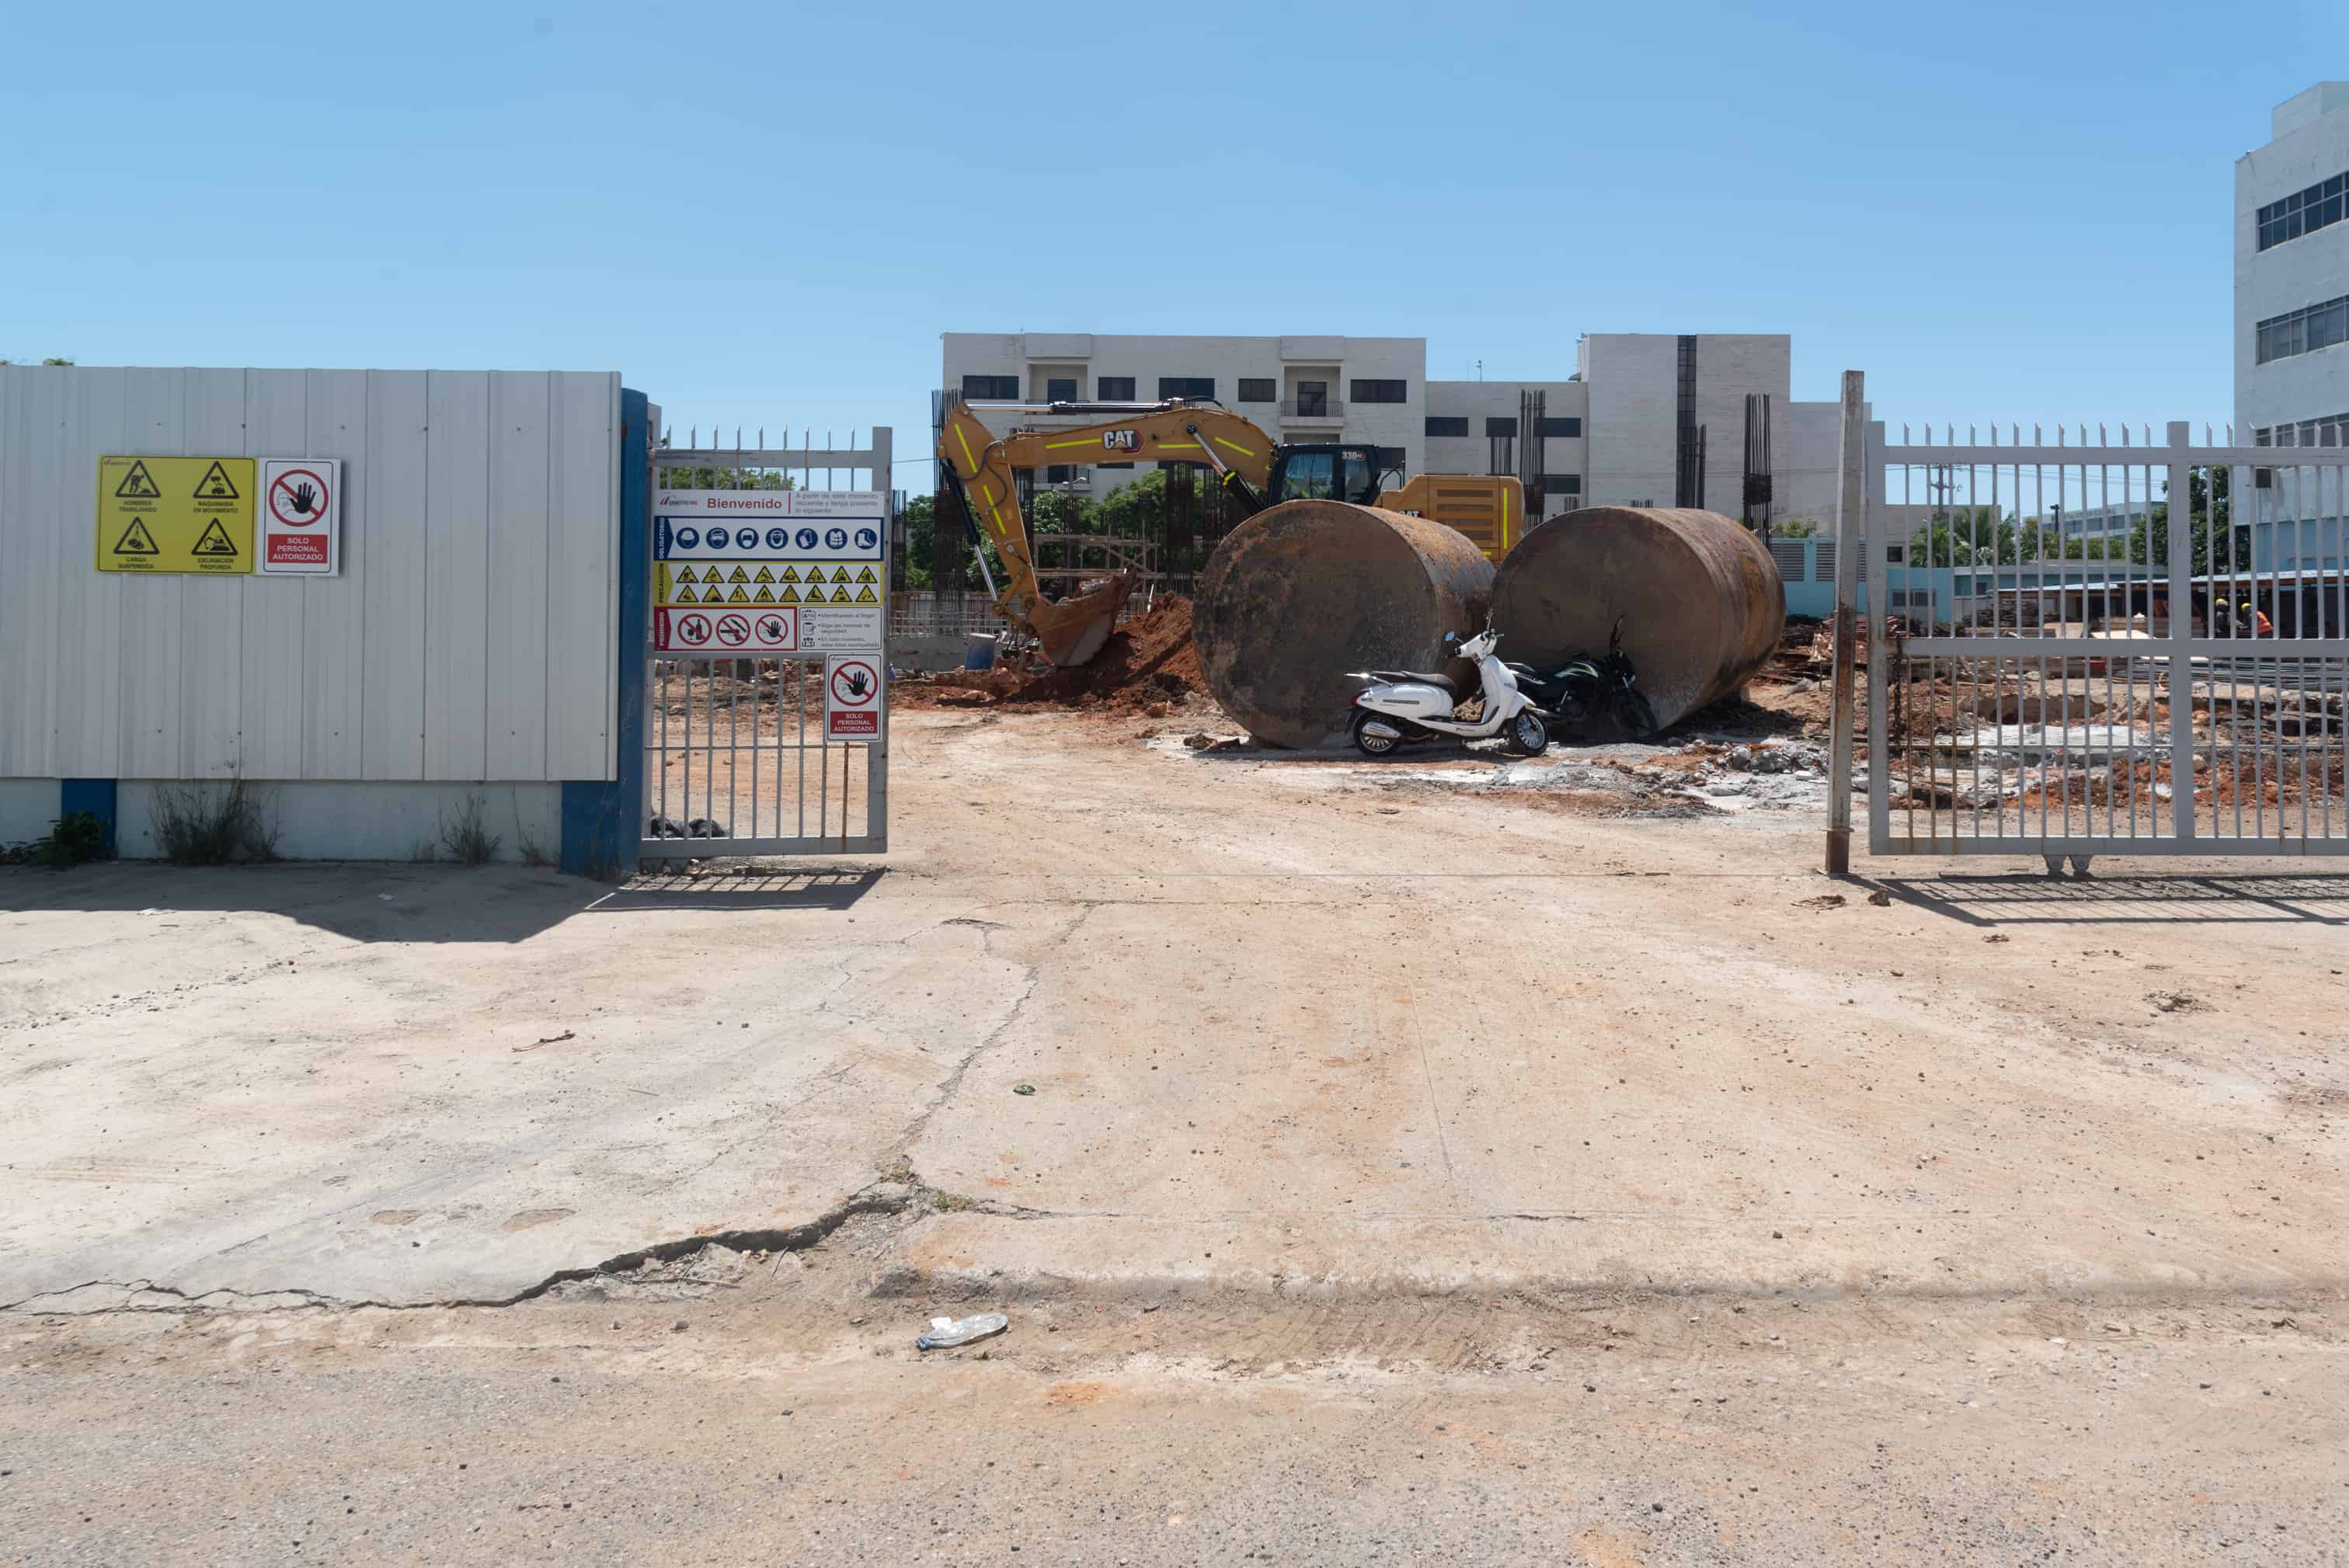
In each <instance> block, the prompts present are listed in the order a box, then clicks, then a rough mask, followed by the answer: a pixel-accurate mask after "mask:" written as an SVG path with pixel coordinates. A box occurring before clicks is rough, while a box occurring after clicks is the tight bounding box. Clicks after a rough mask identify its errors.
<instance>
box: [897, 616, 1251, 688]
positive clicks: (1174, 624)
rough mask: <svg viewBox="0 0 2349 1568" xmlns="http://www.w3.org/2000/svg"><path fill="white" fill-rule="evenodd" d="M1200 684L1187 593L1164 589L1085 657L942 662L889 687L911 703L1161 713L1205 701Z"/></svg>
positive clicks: (900, 679) (903, 678) (902, 678)
mask: <svg viewBox="0 0 2349 1568" xmlns="http://www.w3.org/2000/svg"><path fill="white" fill-rule="evenodd" d="M1202 687H1203V683H1202V681H1201V679H1200V676H1199V656H1198V653H1197V651H1196V650H1195V648H1194V647H1193V646H1192V644H1191V601H1189V600H1188V599H1185V598H1183V597H1181V596H1180V595H1167V596H1164V597H1162V598H1160V599H1159V600H1158V602H1157V603H1155V604H1154V605H1153V606H1152V607H1151V608H1150V610H1149V611H1148V612H1147V613H1145V614H1139V615H1135V616H1133V617H1131V618H1129V619H1128V620H1127V621H1126V622H1125V623H1124V624H1123V625H1121V626H1119V627H1118V629H1117V630H1116V631H1114V632H1112V633H1111V634H1110V636H1109V640H1108V641H1107V642H1105V643H1104V644H1102V648H1101V652H1100V653H1098V654H1096V655H1094V656H1093V657H1092V660H1091V661H1090V662H1088V663H1086V664H1083V665H1077V666H1075V667H1072V668H1068V669H1056V668H1051V667H1050V666H1047V667H1045V668H1043V669H1042V670H1040V671H1039V670H1034V669H1027V668H1020V667H1018V666H1015V665H997V666H996V667H995V668H993V669H988V670H941V671H939V672H938V673H937V674H936V675H932V676H901V677H899V678H898V679H897V680H896V681H895V682H893V683H892V684H891V686H890V694H889V695H890V699H891V700H892V701H894V702H897V703H900V704H903V705H905V706H907V707H925V706H930V705H935V706H937V707H1065V708H1075V709H1079V710H1087V709H1100V710H1104V711H1108V712H1112V713H1119V714H1133V715H1142V714H1148V715H1150V717H1164V716H1165V714H1167V713H1171V712H1173V711H1174V709H1175V708H1176V707H1180V706H1185V705H1193V704H1196V705H1204V700H1205V699H1204V697H1203V696H1201V695H1200V694H1201V692H1202ZM1154 709H1158V710H1163V711H1161V712H1154V711H1153V710H1154Z"/></svg>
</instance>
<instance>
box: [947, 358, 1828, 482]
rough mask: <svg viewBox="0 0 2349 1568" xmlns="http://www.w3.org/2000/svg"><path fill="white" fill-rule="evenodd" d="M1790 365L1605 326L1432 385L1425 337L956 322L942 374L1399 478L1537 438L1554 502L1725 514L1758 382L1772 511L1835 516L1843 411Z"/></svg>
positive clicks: (1060, 475)
mask: <svg viewBox="0 0 2349 1568" xmlns="http://www.w3.org/2000/svg"><path fill="white" fill-rule="evenodd" d="M1792 359H1793V346H1792V340H1791V339H1789V338H1788V337H1786V336H1785V335H1783V334H1782V335H1715V334H1702V335H1682V336H1675V335H1671V334H1647V333H1628V334H1625V333H1606V334H1594V335H1588V336H1586V337H1584V338H1583V339H1582V340H1581V341H1580V343H1579V344H1578V346H1576V351H1575V368H1574V371H1573V372H1572V374H1570V375H1568V376H1566V377H1560V378H1558V379H1555V380H1542V381H1430V380H1428V379H1427V340H1426V339H1425V338H1422V337H1335V336H1317V335H1296V336H1280V337H1176V336H1112V335H1097V334H1092V333H1009V334H1006V333H964V332H950V333H947V334H946V335H944V361H945V363H944V371H945V379H944V381H943V383H942V385H943V386H944V387H946V388H947V390H948V391H951V392H957V393H959V394H961V395H962V396H963V397H966V398H968V399H969V400H970V401H972V402H973V403H984V402H988V401H990V400H994V401H1014V400H1023V399H1024V400H1026V401H1029V402H1059V401H1064V400H1066V401H1096V402H1098V401H1123V400H1125V399H1129V398H1134V399H1141V400H1144V401H1147V400H1151V399H1154V398H1160V397H1210V398H1213V399H1215V400H1216V402H1218V403H1220V404H1222V405H1223V406H1224V407H1227V408H1231V409H1234V410H1236V411H1237V412H1238V413H1241V414H1243V415H1246V416H1247V418H1251V419H1254V420H1255V421H1256V422H1257V424H1259V425H1262V426H1264V427H1265V428H1267V429H1268V430H1271V431H1272V432H1273V433H1274V434H1275V435H1276V437H1277V438H1278V439H1280V440H1282V441H1297V442H1305V441H1360V442H1362V443H1364V444H1366V445H1372V446H1377V447H1381V448H1383V449H1386V454H1387V458H1388V460H1389V462H1390V463H1392V465H1393V466H1395V467H1397V468H1400V469H1402V471H1403V472H1404V473H1405V474H1406V475H1408V474H1417V473H1478V474H1483V473H1507V474H1518V473H1525V472H1528V471H1532V470H1533V468H1534V465H1533V464H1532V463H1531V462H1530V461H1529V459H1531V458H1532V457H1533V454H1531V453H1528V452H1526V451H1525V450H1524V449H1523V443H1524V442H1526V441H1528V440H1538V441H1539V442H1541V452H1540V454H1539V466H1538V471H1539V472H1540V473H1541V474H1542V475H1543V476H1545V480H1546V483H1545V486H1544V489H1545V490H1546V492H1547V497H1548V500H1547V510H1548V511H1550V512H1552V513H1556V512H1558V511H1568V510H1570V509H1572V508H1575V507H1578V506H1601V505H1630V504H1638V505H1655V506H1674V505H1684V506H1697V505H1703V506H1707V507H1710V508H1712V509H1713V510H1714V511H1723V512H1727V513H1729V514H1730V515H1732V516H1738V515H1740V514H1741V512H1742V511H1743V508H1744V480H1745V463H1746V407H1747V404H1746V397H1747V394H1749V393H1759V394H1764V395H1766V396H1767V398H1768V403H1767V407H1768V409H1769V418H1768V421H1767V428H1768V433H1769V441H1768V450H1769V453H1770V461H1769V464H1768V466H1767V468H1766V469H1764V470H1763V471H1765V472H1767V473H1768V474H1769V476H1770V479H1771V485H1770V491H1771V498H1770V502H1769V511H1770V516H1771V518H1772V520H1773V521H1781V522H1783V521H1787V520H1790V519H1794V518H1805V519H1808V520H1810V521H1815V522H1818V523H1821V524H1826V523H1828V522H1831V521H1832V520H1833V517H1834V509H1835V500H1836V440H1837V415H1838V409H1837V405H1835V404H1833V403H1817V404H1810V403H1795V402H1793V401H1792V400H1791V399H1790V397H1789V396H1788V377H1789V372H1790V368H1791V365H1792ZM1528 394H1538V395H1539V401H1538V404H1536V403H1534V402H1533V401H1532V400H1531V399H1529V397H1528V396H1527V395H1528ZM1756 407H1760V405H1758V404H1757V405H1756ZM980 417H981V418H983V419H984V418H988V415H987V414H986V412H985V410H984V409H982V410H980ZM1018 418H1019V419H1021V420H1022V421H1023V422H1026V423H1030V424H1036V425H1043V426H1049V425H1050V422H1051V421H1050V418H1049V417H1045V416H1039V415H1035V414H1032V413H1029V414H1022V415H1019V416H1018ZM1700 458H1701V459H1702V460H1699V459H1700ZM1119 467H1121V465H1109V464H1097V465H1094V467H1093V469H1092V472H1090V473H1085V472H1082V471H1081V470H1077V469H1071V470H1069V471H1066V472H1058V471H1056V472H1054V473H1052V474H1050V475H1048V476H1045V477H1046V479H1047V480H1048V481H1049V482H1069V483H1071V484H1075V485H1078V486H1080V487H1081V488H1084V489H1088V490H1091V491H1092V493H1094V494H1101V493H1104V492H1106V490H1109V489H1111V488H1112V487H1113V486H1115V485H1116V484H1118V483H1120V482H1122V481H1123V480H1126V479H1129V478H1132V477H1133V475H1131V474H1128V473H1123V472H1116V471H1105V470H1112V469H1117V468H1119Z"/></svg>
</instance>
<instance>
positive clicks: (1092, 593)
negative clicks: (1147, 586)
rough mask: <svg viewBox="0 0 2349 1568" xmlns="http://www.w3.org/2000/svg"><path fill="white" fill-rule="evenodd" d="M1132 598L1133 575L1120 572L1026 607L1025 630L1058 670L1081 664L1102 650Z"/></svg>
mask: <svg viewBox="0 0 2349 1568" xmlns="http://www.w3.org/2000/svg"><path fill="white" fill-rule="evenodd" d="M1131 597H1133V573H1128V572H1121V573H1118V574H1117V575H1116V576H1114V577H1112V578H1109V579H1107V580H1106V581H1104V582H1100V583H1087V584H1086V585H1085V586H1084V587H1083V588H1081V589H1080V590H1079V591H1078V592H1076V593H1071V594H1070V595H1069V596H1068V597H1066V598H1064V599H1057V600H1054V601H1053V602H1052V603H1049V604H1048V603H1036V604H1032V605H1030V606H1029V610H1028V627H1029V630H1030V631H1032V632H1034V633H1035V634H1036V641H1037V642H1038V643H1039V644H1040V645H1041V646H1042V647H1043V650H1044V656H1045V657H1046V658H1048V659H1050V660H1051V661H1052V663H1053V664H1055V665H1059V666H1060V667H1061V668H1062V669H1066V668H1068V667H1069V666H1070V665H1081V664H1084V663H1086V662H1088V661H1089V660H1091V659H1092V656H1093V655H1095V654H1098V653H1100V652H1101V650H1102V644H1103V643H1106V642H1108V641H1109V634H1110V633H1111V632H1112V630H1114V629H1115V628H1116V626H1117V615H1118V612H1119V611H1121V610H1123V609H1124V608H1125V602H1126V600H1128V599H1129V598H1131Z"/></svg>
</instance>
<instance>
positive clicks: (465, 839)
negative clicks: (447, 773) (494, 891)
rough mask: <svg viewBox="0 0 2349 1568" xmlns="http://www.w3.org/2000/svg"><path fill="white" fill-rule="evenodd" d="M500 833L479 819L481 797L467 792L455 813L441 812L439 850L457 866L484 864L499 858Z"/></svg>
mask: <svg viewBox="0 0 2349 1568" xmlns="http://www.w3.org/2000/svg"><path fill="white" fill-rule="evenodd" d="M504 842H505V839H504V837H503V835H502V834H498V833H492V832H491V831H490V830H489V826H488V824H486V823H485V822H483V821H482V820H481V797H480V796H479V795H468V796H466V797H465V803H464V804H463V805H462V806H460V807H459V808H458V809H457V810H456V812H455V814H454V815H451V814H450V813H449V812H447V811H443V812H442V813H440V851H441V853H443V854H445V855H447V856H448V857H449V858H450V860H452V861H456V862H457V863H458V864H459V865H460V866H484V865H487V864H489V863H490V862H491V861H493V860H496V859H497V858H498V846H499V845H500V844H502V843H504Z"/></svg>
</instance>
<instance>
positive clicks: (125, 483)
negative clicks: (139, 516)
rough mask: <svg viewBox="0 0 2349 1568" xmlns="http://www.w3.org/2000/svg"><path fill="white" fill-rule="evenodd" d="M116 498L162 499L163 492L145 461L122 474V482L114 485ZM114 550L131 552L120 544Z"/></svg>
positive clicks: (135, 464)
mask: <svg viewBox="0 0 2349 1568" xmlns="http://www.w3.org/2000/svg"><path fill="white" fill-rule="evenodd" d="M114 499H115V500H162V499H163V492H162V491H161V490H158V489H157V488H156V486H155V476H154V475H152V474H150V473H149V472H148V471H147V465H146V464H145V463H132V464H131V465H130V471H129V473H127V474H125V475H123V476H122V482H121V483H120V484H119V485H117V486H115V487H114ZM115 553H116V554H117V555H121V554H126V553H129V552H125V551H124V550H123V549H122V547H121V546H119V545H117V546H116V547H115ZM140 553H142V554H145V553H152V551H151V550H150V551H145V552H140Z"/></svg>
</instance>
